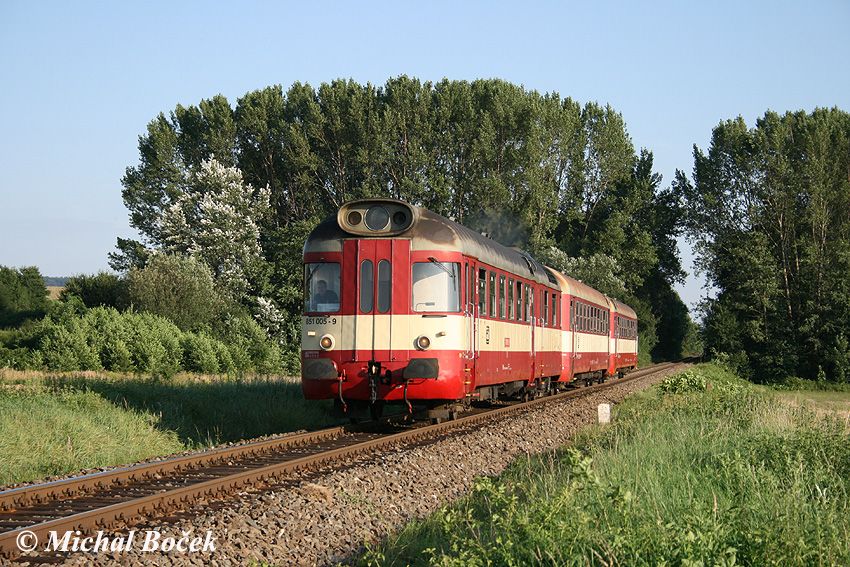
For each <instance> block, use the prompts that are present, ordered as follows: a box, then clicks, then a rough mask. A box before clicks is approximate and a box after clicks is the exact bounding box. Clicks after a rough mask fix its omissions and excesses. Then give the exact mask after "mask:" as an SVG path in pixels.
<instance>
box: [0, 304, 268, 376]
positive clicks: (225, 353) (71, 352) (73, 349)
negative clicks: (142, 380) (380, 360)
mask: <svg viewBox="0 0 850 567" xmlns="http://www.w3.org/2000/svg"><path fill="white" fill-rule="evenodd" d="M56 305H57V306H56V307H55V308H52V309H51V311H50V314H49V315H48V316H47V317H45V318H44V319H43V320H41V321H39V322H37V323H33V324H31V325H30V326H29V327H27V328H22V329H19V330H15V331H3V332H2V333H0V368H1V367H11V368H18V369H46V370H59V371H75V370H112V371H116V372H139V373H149V374H152V375H153V376H154V377H156V378H160V379H162V378H170V377H171V376H173V375H174V374H175V373H176V372H178V371H180V370H185V371H189V372H203V373H207V374H214V373H219V372H227V373H231V372H252V371H254V372H259V373H263V374H269V373H273V372H278V371H280V370H281V354H280V348H279V347H278V346H277V344H275V343H274V342H273V341H271V340H269V338H268V337H267V336H266V334H265V333H264V332H263V330H262V329H261V328H260V327H259V325H257V323H255V322H254V321H253V320H251V319H250V318H249V317H248V316H246V315H240V316H231V317H228V318H227V319H226V320H224V321H222V322H220V323H219V324H218V325H217V329H218V330H219V331H220V332H223V333H224V334H223V335H222V336H221V337H215V336H212V335H210V334H209V333H207V332H205V331H201V332H197V333H195V332H191V331H181V330H180V329H179V328H178V327H177V325H175V324H174V323H172V322H171V321H169V320H167V319H165V318H163V317H160V316H158V315H153V314H151V313H134V312H132V311H129V312H124V313H121V312H119V311H118V310H116V309H114V308H112V307H95V308H94V309H85V307H83V306H82V302H81V300H80V299H79V298H78V297H76V296H72V297H70V298H69V301H68V302H67V303H59V304H56Z"/></svg>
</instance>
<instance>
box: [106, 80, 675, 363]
mask: <svg viewBox="0 0 850 567" xmlns="http://www.w3.org/2000/svg"><path fill="white" fill-rule="evenodd" d="M139 153H140V162H139V164H138V165H136V166H134V167H130V168H128V169H127V172H126V175H125V176H124V178H123V185H124V191H123V197H124V202H125V204H126V205H127V207H128V209H129V211H130V219H131V224H132V225H133V226H134V227H135V228H136V229H138V231H139V232H140V234H141V235H142V237H143V242H135V241H131V240H127V239H119V241H118V250H117V252H116V253H114V254H112V255H111V261H112V265H113V267H114V268H116V269H118V270H128V269H130V268H131V267H133V266H141V265H143V264H144V263H145V262H146V261H147V260H148V258H149V256H150V253H151V251H157V250H164V251H167V252H171V253H179V254H186V255H192V256H195V257H197V258H199V259H200V260H201V261H203V262H204V263H205V264H207V266H208V267H209V268H210V269H211V271H212V272H213V275H214V277H215V279H216V282H217V287H218V289H219V290H220V292H222V294H223V295H226V296H228V297H231V298H233V299H234V300H236V301H238V302H239V303H240V304H241V305H243V306H244V307H246V308H247V309H249V310H250V311H251V312H252V313H253V314H254V315H255V316H256V317H258V318H259V319H260V322H261V325H262V326H263V327H264V328H266V329H269V330H274V331H272V332H275V333H277V334H278V336H279V338H280V340H281V342H282V343H283V345H284V346H285V349H286V350H287V351H288V352H293V351H294V350H295V349H297V348H298V334H297V329H298V321H299V319H298V316H299V309H300V306H301V298H300V295H301V281H300V280H301V269H300V264H301V257H300V253H301V248H302V246H303V242H304V239H305V237H306V235H307V234H308V233H309V231H310V230H311V229H312V227H314V226H315V225H316V223H317V222H319V221H320V220H321V219H323V218H324V217H326V216H327V215H329V214H331V213H333V212H335V210H336V208H338V207H339V206H340V205H341V204H342V203H343V202H345V201H347V200H350V199H353V198H358V197H370V196H391V197H396V198H400V199H404V200H406V201H409V202H412V203H415V204H418V205H423V206H425V207H428V208H430V209H432V210H434V211H436V212H438V213H440V214H443V215H445V216H448V217H451V218H453V219H455V220H457V221H458V222H461V223H463V224H466V225H469V226H471V227H473V228H475V229H478V230H481V231H485V232H487V233H489V234H490V235H491V236H492V237H493V238H495V239H496V240H499V241H501V242H503V243H504V244H507V245H519V246H522V247H525V248H527V249H529V250H530V251H532V252H533V253H535V254H542V253H545V251H546V250H549V249H551V248H552V247H553V246H554V247H556V248H557V249H558V250H560V251H562V252H563V253H565V254H567V255H568V256H569V257H579V256H590V255H594V254H598V255H600V256H605V257H606V258H608V261H607V262H608V263H607V265H611V266H618V267H619V269H618V270H617V273H618V278H619V279H621V280H622V284H623V287H622V289H623V291H624V294H623V297H624V299H626V300H629V301H635V302H636V303H637V307H638V309H639V312H640V314H641V316H642V317H643V321H642V323H643V324H642V326H641V329H640V332H641V338H642V342H643V345H644V347H649V348H652V347H653V345H654V351H655V352H656V354H657V355H659V356H669V357H675V356H678V355H679V353H680V352H681V350H682V343H683V342H684V339H685V334H686V333H685V332H684V331H683V330H687V329H688V328H689V320H688V316H687V311H686V309H684V305H683V304H682V302H681V300H680V299H679V298H678V295H677V294H676V293H675V291H674V290H673V289H672V285H673V283H674V282H676V281H680V280H681V278H682V277H683V272H682V269H681V266H680V263H679V258H678V256H677V253H676V243H675V238H676V236H677V234H678V233H679V231H680V226H681V211H680V207H679V203H678V201H677V200H676V194H675V193H674V192H672V191H670V190H669V189H661V187H660V182H661V179H660V176H659V175H657V174H655V173H653V172H652V154H651V153H650V152H648V151H645V150H644V151H641V152H640V154H639V155H638V154H637V153H636V152H635V149H634V147H633V145H632V142H631V139H630V138H629V136H628V133H627V131H626V127H625V124H624V122H623V119H622V117H621V116H620V114H618V113H617V112H615V111H614V110H613V109H612V108H611V107H609V106H601V105H599V104H596V103H588V104H585V105H580V104H579V103H577V102H575V101H573V100H572V99H569V98H561V97H560V96H559V95H557V94H545V95H541V94H540V93H537V92H535V91H527V90H525V89H523V88H522V87H519V86H516V85H512V84H510V83H507V82H504V81H500V80H478V81H473V82H467V81H450V80H443V81H441V82H439V83H436V84H432V83H428V82H426V83H422V82H420V81H418V80H416V79H411V78H408V77H404V76H402V77H398V78H394V79H390V80H389V81H387V83H386V84H385V85H383V86H381V87H376V86H374V85H371V84H365V85H363V84H358V83H356V82H354V81H345V80H338V81H333V82H331V83H323V84H322V85H320V86H319V87H318V88H317V89H315V88H313V87H311V86H309V85H305V84H301V83H296V84H294V85H293V86H292V87H290V88H289V89H288V90H287V91H286V92H284V90H283V89H282V88H281V87H280V86H273V87H268V88H265V89H261V90H257V91H252V92H249V93H247V94H246V95H244V96H243V97H241V98H240V99H238V100H237V101H236V106H235V108H232V107H231V105H230V103H229V102H228V100H227V99H225V97H223V96H220V95H219V96H215V97H213V98H211V99H207V100H202V101H201V102H200V103H199V104H198V105H197V106H189V107H184V106H182V105H178V106H177V107H176V108H175V109H174V111H173V112H171V113H169V115H167V116H166V115H165V114H160V115H159V116H157V117H156V118H155V119H154V120H153V121H152V122H151V123H150V124H149V125H148V128H147V132H146V134H145V135H143V136H141V137H140V139H139ZM267 207H268V214H267V213H266V208H267ZM247 221H250V223H249V222H247ZM252 223H253V224H252ZM668 329H669V332H668ZM656 335H657V336H656Z"/></svg>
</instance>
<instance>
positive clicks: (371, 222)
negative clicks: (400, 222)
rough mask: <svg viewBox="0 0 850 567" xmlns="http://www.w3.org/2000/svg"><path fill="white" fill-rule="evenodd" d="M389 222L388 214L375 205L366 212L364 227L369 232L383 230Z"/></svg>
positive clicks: (382, 208)
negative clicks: (367, 228)
mask: <svg viewBox="0 0 850 567" xmlns="http://www.w3.org/2000/svg"><path fill="white" fill-rule="evenodd" d="M389 222H390V213H388V212H387V210H386V209H385V208H384V207H381V206H380V205H376V206H374V207H370V208H369V210H368V211H366V226H368V227H369V229H370V230H384V229H385V228H387V225H388V224H389Z"/></svg>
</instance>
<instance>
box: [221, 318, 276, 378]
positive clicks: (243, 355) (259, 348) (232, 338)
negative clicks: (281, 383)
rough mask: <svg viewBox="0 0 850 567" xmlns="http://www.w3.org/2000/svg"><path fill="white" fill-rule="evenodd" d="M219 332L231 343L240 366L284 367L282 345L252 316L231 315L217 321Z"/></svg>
mask: <svg viewBox="0 0 850 567" xmlns="http://www.w3.org/2000/svg"><path fill="white" fill-rule="evenodd" d="M215 333H216V336H218V337H220V339H221V340H222V341H224V343H225V344H226V345H227V348H228V350H229V351H230V356H231V359H232V360H233V365H234V366H235V367H236V368H237V369H238V370H247V369H249V368H253V369H254V370H256V371H257V372H260V373H264V374H271V373H274V372H279V371H281V369H282V363H283V360H282V355H281V352H280V347H279V346H278V345H277V343H276V342H274V341H272V340H270V339H269V337H268V336H267V335H266V332H265V331H264V330H263V329H262V328H261V327H260V326H259V325H258V324H257V322H256V321H254V320H253V319H251V318H250V317H249V316H247V315H231V316H228V317H226V318H225V319H223V320H222V321H221V322H220V323H219V324H218V325H216V327H215Z"/></svg>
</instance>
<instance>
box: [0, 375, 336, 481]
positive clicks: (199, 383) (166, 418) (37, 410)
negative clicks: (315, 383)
mask: <svg viewBox="0 0 850 567" xmlns="http://www.w3.org/2000/svg"><path fill="white" fill-rule="evenodd" d="M335 423H338V420H337V419H335V418H334V417H333V416H332V415H331V404H330V403H329V402H327V403H325V402H307V401H306V400H304V399H303V396H302V394H301V386H300V384H299V383H298V381H296V380H292V379H276V378H253V379H245V380H240V381H236V380H233V379H227V378H222V377H217V376H199V375H189V374H184V375H178V376H177V377H175V378H174V379H172V380H169V381H166V382H160V381H154V380H151V379H149V378H144V377H138V376H134V375H123V374H115V373H94V372H86V373H71V374H64V375H51V374H43V373H39V372H15V371H0V484H10V483H15V482H23V481H28V480H34V479H39V478H43V477H45V476H52V475H61V474H66V473H69V472H73V471H76V470H79V469H84V468H94V467H101V466H111V465H119V464H125V463H131V462H134V461H139V460H143V459H147V458H150V457H154V456H158V455H167V454H170V453H175V452H179V451H183V450H187V449H198V448H204V447H209V446H213V445H217V444H220V443H224V442H230V441H239V440H242V439H247V438H252V437H259V436H262V435H269V434H274V433H284V432H288V431H296V430H299V429H318V428H321V427H327V426H330V425H333V424H335Z"/></svg>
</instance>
